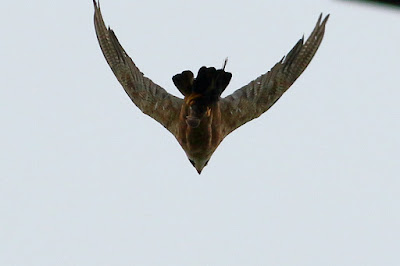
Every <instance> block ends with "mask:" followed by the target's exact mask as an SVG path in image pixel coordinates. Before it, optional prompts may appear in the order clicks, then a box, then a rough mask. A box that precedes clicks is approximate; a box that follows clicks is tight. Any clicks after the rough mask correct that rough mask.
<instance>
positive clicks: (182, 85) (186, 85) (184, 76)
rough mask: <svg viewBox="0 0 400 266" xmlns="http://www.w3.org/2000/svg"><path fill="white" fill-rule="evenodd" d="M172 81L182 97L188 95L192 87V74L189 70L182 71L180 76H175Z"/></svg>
mask: <svg viewBox="0 0 400 266" xmlns="http://www.w3.org/2000/svg"><path fill="white" fill-rule="evenodd" d="M172 81H173V82H174V84H175V86H176V87H177V88H178V90H179V91H180V92H181V93H182V94H183V96H187V95H190V94H191V93H192V90H193V89H192V87H193V81H194V78H193V73H192V72H191V71H189V70H186V71H183V72H182V73H181V74H176V75H175V76H173V77H172Z"/></svg>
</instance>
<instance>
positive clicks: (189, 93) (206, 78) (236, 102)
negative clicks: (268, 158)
mask: <svg viewBox="0 0 400 266" xmlns="http://www.w3.org/2000/svg"><path fill="white" fill-rule="evenodd" d="M93 4H94V9H95V12H94V25H95V30H96V35H97V39H98V41H99V44H100V47H101V50H102V52H103V54H104V57H105V59H106V60H107V63H108V65H109V66H110V67H111V70H112V71H113V72H114V75H115V76H116V78H117V79H118V81H119V82H120V83H121V85H122V87H123V88H124V89H125V91H126V93H127V94H128V96H129V97H130V99H131V100H132V102H133V103H134V104H135V105H136V106H137V107H138V108H139V109H140V110H141V111H142V112H143V113H145V114H146V115H148V116H150V117H152V118H153V119H155V120H156V121H157V122H159V123H160V124H161V125H163V126H164V127H165V128H166V129H167V130H168V131H169V132H171V133H172V134H173V135H174V136H175V138H176V139H177V140H178V142H179V144H180V145H181V146H182V148H183V150H184V151H185V153H186V155H187V157H188V159H189V161H190V163H191V164H192V165H193V166H194V168H196V170H197V172H198V173H199V174H200V173H201V171H202V170H203V168H204V167H205V166H206V165H207V163H208V161H209V160H210V158H211V155H212V154H213V153H214V151H215V150H216V149H217V147H218V145H219V144H220V143H221V141H222V140H223V139H224V138H225V137H226V136H227V135H228V134H229V133H231V132H232V131H234V130H235V129H237V128H238V127H240V126H241V125H243V124H245V123H247V122H249V121H250V120H253V119H254V118H257V117H259V116H260V115H262V114H263V113H264V112H266V111H267V110H268V109H269V108H270V107H271V106H272V105H273V104H274V103H275V102H276V101H277V100H278V99H279V98H280V97H281V96H282V94H283V93H284V92H285V91H287V89H288V88H289V87H290V86H291V85H292V84H293V82H295V80H296V79H297V78H298V77H299V76H300V75H301V73H303V71H304V70H305V68H306V67H307V66H308V64H309V63H310V61H311V59H312V58H313V56H314V54H315V53H316V51H317V50H318V47H319V45H320V44H321V41H322V38H323V36H324V32H325V24H326V22H327V21H328V18H329V15H327V16H326V17H325V18H324V19H323V20H322V14H321V15H320V16H319V18H318V21H317V24H316V26H315V28H314V30H313V32H312V33H311V35H310V36H309V37H308V39H307V40H306V41H305V42H304V36H303V38H301V39H300V40H299V41H298V42H297V43H296V45H295V46H294V47H293V48H292V50H291V51H290V52H289V53H288V54H287V55H286V56H284V57H283V58H282V60H280V61H279V62H278V63H276V64H275V66H274V67H272V69H271V70H270V71H268V72H267V73H265V74H263V75H261V76H259V77H258V78H256V79H255V80H253V81H251V82H250V83H249V84H247V85H245V86H243V87H242V88H240V89H238V90H236V91H235V92H234V93H232V94H231V95H229V96H227V97H225V98H221V93H222V92H223V91H224V90H225V88H226V87H227V86H228V84H229V82H230V80H231V78H232V74H231V73H229V72H226V71H225V65H226V61H225V64H224V66H223V68H222V69H215V68H214V67H204V66H203V67H201V68H200V70H199V71H198V73H197V76H196V77H194V75H193V73H192V72H191V71H189V70H186V71H183V72H182V73H179V74H177V75H175V76H173V77H172V81H173V83H174V84H175V86H176V87H177V88H178V90H179V91H180V92H181V93H182V95H183V99H182V98H178V97H175V96H173V95H171V94H169V93H168V92H166V91H165V90H164V89H163V88H161V87H160V86H159V85H157V84H156V83H154V82H153V81H151V80H150V79H149V78H147V77H145V76H144V75H143V73H141V72H140V70H139V69H138V68H137V67H136V65H135V64H134V63H133V61H132V59H131V58H130V57H129V56H128V54H127V53H126V52H125V50H124V49H123V48H122V46H121V44H120V43H119V41H118V39H117V37H116V36H115V34H114V31H113V30H112V29H110V28H109V27H108V28H107V27H106V26H105V24H104V21H103V17H102V15H101V11H100V5H99V4H98V3H97V2H96V0H93Z"/></svg>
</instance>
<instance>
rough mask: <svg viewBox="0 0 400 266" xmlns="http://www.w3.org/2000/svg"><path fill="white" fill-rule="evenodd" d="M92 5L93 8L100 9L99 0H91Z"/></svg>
mask: <svg viewBox="0 0 400 266" xmlns="http://www.w3.org/2000/svg"><path fill="white" fill-rule="evenodd" d="M93 5H94V8H95V9H100V1H99V0H93Z"/></svg>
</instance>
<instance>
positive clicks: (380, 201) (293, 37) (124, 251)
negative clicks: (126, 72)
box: [0, 0, 400, 266]
mask: <svg viewBox="0 0 400 266" xmlns="http://www.w3.org/2000/svg"><path fill="white" fill-rule="evenodd" d="M101 8H102V12H103V16H104V19H105V22H106V24H107V25H110V26H111V27H112V28H113V29H114V30H115V32H116V34H117V36H118V38H119V40H120V42H121V44H122V45H123V46H124V48H125V50H126V51H127V52H128V53H129V55H130V56H131V57H132V59H133V60H134V62H135V63H136V64H137V66H138V67H139V68H140V69H141V70H142V71H143V72H144V73H145V74H146V76H148V77H150V78H151V79H152V80H153V81H154V82H156V83H157V84H159V85H161V86H162V87H164V88H165V89H166V90H167V91H169V92H170V93H172V94H174V95H177V96H179V91H178V90H177V89H176V88H175V86H174V85H173V83H172V80H171V77H172V76H173V75H175V74H177V73H179V72H181V71H183V70H186V69H190V70H192V71H193V72H197V70H198V69H199V68H200V67H201V66H203V65H206V66H215V67H221V66H222V63H223V60H224V58H225V57H229V62H228V65H227V68H226V70H227V71H229V72H232V73H233V79H232V81H231V84H230V85H229V86H228V88H227V90H226V91H225V94H224V95H227V94H230V93H232V92H233V91H234V90H236V89H238V88H240V87H241V86H243V85H245V84H247V83H248V82H250V81H251V80H252V79H254V78H256V77H257V76H259V75H260V74H262V73H265V72H267V71H268V70H269V69H270V68H271V67H272V66H273V65H274V64H275V63H276V62H277V61H278V60H280V59H281V58H282V56H283V55H285V54H286V53H287V52H288V51H289V50H290V49H291V48H292V47H293V45H294V44H295V43H296V42H297V41H298V39H300V38H301V36H302V35H303V34H305V35H306V37H307V36H308V35H309V34H310V32H311V31H312V29H313V28H314V26H315V23H316V21H317V18H318V16H319V14H320V13H321V12H323V13H324V14H327V13H330V14H331V17H330V19H329V22H328V24H327V28H326V33H325V38H324V40H323V42H322V44H321V46H320V49H319V50H318V52H317V54H316V56H315V57H314V59H313V61H312V62H311V64H310V65H309V67H308V68H307V69H306V71H305V72H304V73H303V75H302V76H301V77H300V78H299V79H298V80H297V81H296V83H295V84H294V85H293V86H292V87H291V89H290V90H289V91H288V92H287V93H285V95H284V96H283V97H282V98H281V99H280V100H279V101H278V102H277V103H276V104H275V105H274V106H273V108H272V109H270V110H269V111H268V112H267V113H265V114H264V115H263V116H261V117H260V118H259V119H257V120H254V121H252V122H250V123H248V124H246V125H244V126H242V127H241V128H239V129H238V130H237V131H235V132H233V133H232V134H231V135H229V136H228V137H227V138H226V139H225V140H224V141H223V142H222V144H221V145H220V146H219V148H218V149H217V151H216V152H215V154H214V155H213V157H212V158H211V160H210V163H209V164H208V166H207V167H206V168H205V169H204V171H203V173H202V174H201V176H199V175H198V174H197V172H196V171H195V169H194V168H193V167H192V166H191V164H190V163H189V161H188V160H187V158H186V155H185V153H184V152H183V150H182V149H181V147H180V146H179V144H178V142H177V141H176V140H175V138H174V137H173V136H172V135H171V134H170V133H169V132H168V131H167V130H165V129H164V128H163V127H162V126H161V125H160V124H158V123H157V122H156V121H154V120H152V119H151V118H149V117H148V116H145V115H143V114H142V113H141V111H140V110H139V109H138V108H136V106H134V105H133V104H132V103H131V101H130V99H129V98H128V96H127V95H126V94H125V92H124V90H123V89H122V87H121V86H120V85H119V83H118V82H117V80H116V78H115V77H114V75H113V73H112V72H111V70H110V68H109V67H108V65H107V63H106V61H105V59H104V57H103V55H102V53H101V50H100V48H99V45H98V43H97V39H96V36H95V32H94V27H93V5H92V1H89V0H88V1H82V0H80V1H77V0H75V1H74V0H70V1H54V0H38V1H27V0H20V1H6V2H4V3H3V4H2V8H1V9H0V22H1V25H2V37H1V41H0V47H1V49H0V58H1V63H0V71H1V77H2V78H1V79H0V86H1V89H0V124H1V129H0V145H1V146H0V265H21V266H22V265H23V266H27V265H28V266H30V265H40V266H45V265H84V266H87V265H96V266H97V265H318V266H320V265H340V266H346V265H349V266H350V265H351V266H355V265H360V266H361V265H363V266H366V265H385V266H387V265H396V266H397V265H400V255H399V246H400V230H399V225H400V208H399V204H400V193H399V191H400V181H399V179H400V174H399V173H400V166H399V157H400V156H399V152H400V140H399V135H400V107H399V99H400V91H399V83H400V75H399V66H400V62H399V58H400V49H399V47H400V33H399V32H400V31H399V25H400V10H397V9H390V8H386V7H377V6H373V5H363V4H359V3H357V4H356V3H348V2H347V1H334V0H319V1H311V0H301V1H300V0H298V1H275V0H274V1H271V0H262V1H261V0H260V1H256V0H247V1H240V2H239V1H236V2H235V1H228V0H220V1H218V0H212V1H211V0H204V1H188V0H186V1H183V0H181V1H179V0H171V1H161V0H154V1H152V0H148V1H128V0H125V1H122V0H121V1H116V0H114V1H111V0H102V2H101Z"/></svg>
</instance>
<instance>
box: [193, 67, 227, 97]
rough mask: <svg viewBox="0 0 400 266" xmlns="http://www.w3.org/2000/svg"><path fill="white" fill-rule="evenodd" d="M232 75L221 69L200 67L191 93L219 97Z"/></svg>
mask: <svg viewBox="0 0 400 266" xmlns="http://www.w3.org/2000/svg"><path fill="white" fill-rule="evenodd" d="M231 78H232V74H231V73H229V72H225V71H224V70H223V69H218V70H216V69H215V68H214V67H202V68H200V70H199V73H198V74H197V77H196V79H195V81H194V84H193V92H195V93H199V94H202V95H205V96H216V97H219V96H220V95H221V93H222V92H223V91H224V90H225V89H226V87H227V86H228V84H229V82H230V81H231Z"/></svg>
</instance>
